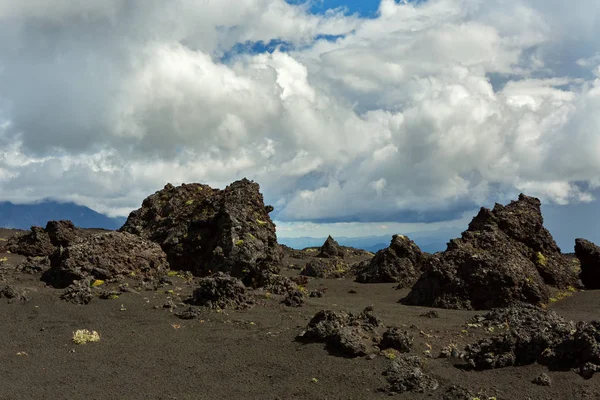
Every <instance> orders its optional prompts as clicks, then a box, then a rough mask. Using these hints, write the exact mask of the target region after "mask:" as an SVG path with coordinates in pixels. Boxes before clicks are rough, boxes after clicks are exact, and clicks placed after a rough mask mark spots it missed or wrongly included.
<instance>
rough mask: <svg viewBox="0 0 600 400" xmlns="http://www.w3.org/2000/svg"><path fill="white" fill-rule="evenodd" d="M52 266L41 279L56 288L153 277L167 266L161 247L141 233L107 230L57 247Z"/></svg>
mask: <svg viewBox="0 0 600 400" xmlns="http://www.w3.org/2000/svg"><path fill="white" fill-rule="evenodd" d="M50 260H51V264H52V267H51V268H50V269H49V270H48V271H46V273H45V274H44V275H43V276H42V279H43V280H44V281H46V282H48V283H50V284H52V285H53V286H55V287H66V286H68V285H69V284H71V283H72V282H73V281H75V280H81V279H88V278H89V279H101V280H109V279H115V278H118V277H123V276H136V277H151V276H155V275H162V274H164V272H165V271H166V270H167V269H168V266H169V265H168V263H167V259H166V255H165V253H164V252H163V251H162V250H161V248H160V246H158V245H156V244H155V243H152V242H150V241H147V240H144V239H141V238H139V237H138V236H135V235H132V234H129V233H123V232H108V233H102V234H97V235H94V236H90V237H89V238H87V239H85V240H84V241H83V242H81V243H79V244H76V245H73V246H70V247H67V248H64V249H61V250H58V251H56V252H55V253H54V254H52V257H50Z"/></svg>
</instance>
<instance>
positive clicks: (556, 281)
mask: <svg viewBox="0 0 600 400" xmlns="http://www.w3.org/2000/svg"><path fill="white" fill-rule="evenodd" d="M540 205H541V204H540V201H539V200H538V199H536V198H533V197H528V196H525V195H523V194H521V195H520V196H519V199H518V200H517V201H512V202H511V203H510V204H509V205H507V206H502V205H500V204H496V205H495V206H494V209H493V210H489V209H487V208H481V210H480V211H479V214H478V215H477V216H476V217H475V218H473V220H472V221H471V223H470V224H469V227H468V229H467V230H466V231H465V232H463V233H462V237H461V238H458V239H453V240H451V241H450V243H448V248H447V249H446V251H444V252H443V253H438V254H435V255H433V256H432V257H431V258H430V259H428V260H427V261H426V262H425V266H424V273H423V275H421V277H420V278H419V280H418V281H417V282H416V283H415V285H414V286H413V288H412V290H411V291H410V293H409V294H408V296H407V297H405V298H404V299H402V300H401V301H402V302H403V303H404V304H409V305H419V306H428V307H439V308H453V309H476V310H482V309H491V308H495V307H505V306H508V305H510V304H513V303H515V302H525V303H530V304H545V303H547V302H548V300H549V298H550V294H549V290H548V286H553V287H556V288H559V289H567V288H569V287H581V282H580V281H579V279H578V276H577V270H576V269H575V268H574V267H573V265H572V263H570V262H569V261H568V260H567V259H566V258H565V257H564V256H563V255H562V254H561V252H560V249H559V248H558V246H557V245H556V243H555V242H554V239H553V238H552V236H551V235H550V233H549V232H548V231H547V230H546V229H545V228H544V226H543V218H542V214H541V211H540Z"/></svg>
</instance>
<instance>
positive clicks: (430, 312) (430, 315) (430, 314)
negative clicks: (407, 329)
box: [419, 310, 440, 318]
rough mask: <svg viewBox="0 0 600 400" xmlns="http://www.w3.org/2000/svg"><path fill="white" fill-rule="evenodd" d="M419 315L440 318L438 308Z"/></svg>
mask: <svg viewBox="0 0 600 400" xmlns="http://www.w3.org/2000/svg"><path fill="white" fill-rule="evenodd" d="M419 316H420V317H425V318H439V317H440V314H438V312H437V311H436V310H429V311H427V312H424V313H423V314H420V315H419Z"/></svg>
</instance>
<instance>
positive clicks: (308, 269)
mask: <svg viewBox="0 0 600 400" xmlns="http://www.w3.org/2000/svg"><path fill="white" fill-rule="evenodd" d="M349 272H350V267H349V265H348V264H346V263H345V262H343V261H341V260H339V259H323V258H315V259H312V260H310V261H309V262H308V263H307V264H306V266H305V267H304V269H302V271H300V275H304V276H312V277H314V278H334V279H335V278H342V277H344V276H346V275H347V274H348V273H349Z"/></svg>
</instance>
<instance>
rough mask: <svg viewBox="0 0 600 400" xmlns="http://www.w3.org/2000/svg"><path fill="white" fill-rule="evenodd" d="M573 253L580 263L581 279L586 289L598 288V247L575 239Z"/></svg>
mask: <svg viewBox="0 0 600 400" xmlns="http://www.w3.org/2000/svg"><path fill="white" fill-rule="evenodd" d="M575 255H576V256H577V258H578V259H579V262H580V264H581V281H582V283H583V286H585V288H586V289H600V247H598V246H596V245H595V244H594V243H592V242H590V241H588V240H585V239H575Z"/></svg>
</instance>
